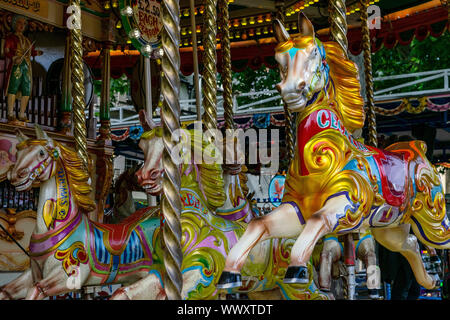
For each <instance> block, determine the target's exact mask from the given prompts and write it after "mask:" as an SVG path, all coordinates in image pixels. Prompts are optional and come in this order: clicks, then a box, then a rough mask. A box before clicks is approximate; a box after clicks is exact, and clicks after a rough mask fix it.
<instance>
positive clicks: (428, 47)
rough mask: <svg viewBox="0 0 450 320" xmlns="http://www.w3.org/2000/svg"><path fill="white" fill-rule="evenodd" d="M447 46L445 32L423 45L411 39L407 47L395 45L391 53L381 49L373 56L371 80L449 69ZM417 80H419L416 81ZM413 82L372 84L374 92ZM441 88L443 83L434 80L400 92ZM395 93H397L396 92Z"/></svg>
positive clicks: (449, 57) (422, 42)
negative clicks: (373, 78)
mask: <svg viewBox="0 0 450 320" xmlns="http://www.w3.org/2000/svg"><path fill="white" fill-rule="evenodd" d="M449 43H450V33H449V32H446V33H444V34H443V35H441V36H440V37H439V38H434V37H431V36H430V37H428V38H426V39H425V40H423V41H418V40H417V39H414V40H413V41H412V42H411V43H410V44H409V45H407V46H401V45H397V46H396V47H394V48H393V49H384V48H383V49H381V50H379V51H377V52H375V53H374V54H373V56H372V69H373V70H374V73H373V76H374V77H380V76H389V75H397V74H406V73H415V72H423V71H430V70H439V69H448V68H450V55H448V46H449ZM417 79H419V78H417ZM412 80H415V79H413V78H407V79H405V80H392V81H383V82H378V81H377V82H375V83H374V89H375V91H376V90H380V89H384V88H388V87H391V86H394V85H398V84H401V83H405V82H409V81H412ZM442 86H443V80H442V79H436V80H434V81H429V82H427V83H420V84H417V85H415V86H411V87H408V88H405V89H404V90H403V91H401V92H407V91H415V90H426V89H433V88H437V87H440V88H442ZM397 92H398V91H397Z"/></svg>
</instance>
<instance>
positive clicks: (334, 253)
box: [319, 238, 342, 292]
mask: <svg viewBox="0 0 450 320" xmlns="http://www.w3.org/2000/svg"><path fill="white" fill-rule="evenodd" d="M325 240H326V241H324V243H323V249H322V252H321V254H320V264H319V265H320V267H319V286H320V290H322V291H326V292H330V291H331V280H332V273H331V268H332V267H333V265H334V264H335V263H337V262H338V261H339V259H341V253H342V249H341V245H340V243H339V242H338V240H337V239H334V238H329V239H325Z"/></svg>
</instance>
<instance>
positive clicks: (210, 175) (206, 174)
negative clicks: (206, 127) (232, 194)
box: [188, 129, 226, 210]
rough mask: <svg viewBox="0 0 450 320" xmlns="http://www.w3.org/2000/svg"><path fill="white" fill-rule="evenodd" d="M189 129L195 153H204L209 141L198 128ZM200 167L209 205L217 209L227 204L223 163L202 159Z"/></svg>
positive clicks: (201, 179)
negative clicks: (203, 137) (205, 161)
mask: <svg viewBox="0 0 450 320" xmlns="http://www.w3.org/2000/svg"><path fill="white" fill-rule="evenodd" d="M188 131H189V133H190V135H191V147H192V152H193V154H195V152H199V154H202V155H203V152H204V151H205V149H206V147H207V146H208V142H207V141H205V140H204V139H202V137H201V136H200V134H201V132H198V130H194V129H192V130H188ZM200 141H202V144H201V145H200V143H199V142H200ZM199 148H200V150H199ZM196 150H197V151H196ZM200 152H201V153H200ZM198 167H199V169H200V182H201V184H202V188H203V191H204V192H205V196H206V202H207V205H208V207H209V208H210V209H212V210H215V209H217V208H219V207H221V206H223V205H224V204H225V200H226V194H225V190H224V186H225V182H224V180H223V171H222V165H221V164H217V163H213V164H207V163H204V162H203V161H202V163H200V164H199V165H198Z"/></svg>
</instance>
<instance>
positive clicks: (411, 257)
mask: <svg viewBox="0 0 450 320" xmlns="http://www.w3.org/2000/svg"><path fill="white" fill-rule="evenodd" d="M409 229H410V225H409V224H402V225H400V226H398V227H395V228H374V229H372V234H373V236H374V237H375V240H377V241H378V242H379V243H380V244H381V245H382V246H384V247H386V248H387V249H389V250H391V251H394V252H400V253H401V254H402V255H403V256H404V257H405V258H406V260H408V262H409V265H410V266H411V268H412V270H413V272H414V276H415V277H416V280H417V282H418V283H419V284H420V285H421V286H423V287H424V288H426V289H433V288H435V286H436V280H434V279H433V278H432V277H431V276H430V275H429V274H428V273H427V271H426V270H425V266H424V264H423V261H422V256H421V255H420V250H419V243H418V242H417V238H416V236H414V235H413V234H409Z"/></svg>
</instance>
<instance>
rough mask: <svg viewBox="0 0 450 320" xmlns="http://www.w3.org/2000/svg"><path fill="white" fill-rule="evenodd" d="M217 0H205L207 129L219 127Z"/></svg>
mask: <svg viewBox="0 0 450 320" xmlns="http://www.w3.org/2000/svg"><path fill="white" fill-rule="evenodd" d="M216 3H217V1H216V0H205V2H204V7H205V12H204V15H203V21H204V23H203V48H204V54H203V66H204V69H203V70H204V71H203V79H202V81H203V82H202V91H203V110H205V111H204V113H203V117H202V120H203V123H204V124H205V127H206V128H205V129H206V130H212V131H213V132H214V131H215V130H216V129H217V79H216V72H217V69H216V60H217V59H216V57H217V56H216V35H217V30H216V20H217V12H216Z"/></svg>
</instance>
